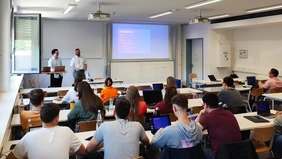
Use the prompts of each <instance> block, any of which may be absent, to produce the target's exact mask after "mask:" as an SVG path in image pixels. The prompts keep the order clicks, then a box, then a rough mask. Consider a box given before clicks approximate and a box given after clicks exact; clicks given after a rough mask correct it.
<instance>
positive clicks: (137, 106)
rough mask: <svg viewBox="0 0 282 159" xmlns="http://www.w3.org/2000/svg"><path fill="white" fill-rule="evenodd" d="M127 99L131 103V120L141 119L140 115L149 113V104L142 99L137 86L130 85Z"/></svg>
mask: <svg viewBox="0 0 282 159" xmlns="http://www.w3.org/2000/svg"><path fill="white" fill-rule="evenodd" d="M125 99H127V100H128V101H129V103H130V114H129V121H139V116H143V115H145V114H146V113H147V105H146V103H145V102H144V101H141V98H140V94H139V92H138V89H137V87H135V86H130V87H128V88H127V91H126V97H125Z"/></svg>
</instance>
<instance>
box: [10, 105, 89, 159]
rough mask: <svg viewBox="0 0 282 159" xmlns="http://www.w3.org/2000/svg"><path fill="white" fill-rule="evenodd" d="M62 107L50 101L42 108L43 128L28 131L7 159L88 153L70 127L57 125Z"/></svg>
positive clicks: (45, 158) (58, 157)
mask: <svg viewBox="0 0 282 159" xmlns="http://www.w3.org/2000/svg"><path fill="white" fill-rule="evenodd" d="M59 112H60V108H59V106H58V105H57V104H55V103H48V104H46V105H44V106H43V107H42V108H41V110H40V118H41V120H42V123H43V125H42V128H40V129H38V130H34V131H31V132H29V133H27V134H26V135H25V136H24V137H23V138H22V139H21V140H20V141H19V142H18V144H17V145H16V147H15V148H14V149H13V150H12V152H11V153H10V154H9V155H8V156H7V159H14V158H18V159H23V158H28V159H50V158H52V159H67V158H69V155H70V154H69V153H70V152H72V154H71V155H83V154H85V153H86V150H85V147H84V145H83V144H82V143H81V142H80V141H79V139H78V138H77V137H76V136H75V134H74V133H73V132H72V131H71V130H70V128H68V127H60V126H57V124H58V121H59Z"/></svg>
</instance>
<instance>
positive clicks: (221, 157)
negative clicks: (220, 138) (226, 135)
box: [216, 140, 258, 159]
mask: <svg viewBox="0 0 282 159" xmlns="http://www.w3.org/2000/svg"><path fill="white" fill-rule="evenodd" d="M238 158H242V159H243V158H247V159H258V155H257V153H256V150H255V147H254V145H253V143H252V141H251V140H245V141H242V142H237V143H229V144H224V145H221V146H219V147H218V149H217V151H216V159H238Z"/></svg>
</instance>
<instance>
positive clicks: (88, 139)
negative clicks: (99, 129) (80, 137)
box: [85, 136, 93, 141]
mask: <svg viewBox="0 0 282 159" xmlns="http://www.w3.org/2000/svg"><path fill="white" fill-rule="evenodd" d="M92 138H93V136H90V137H88V138H86V139H85V140H87V141H90V140H91V139H92Z"/></svg>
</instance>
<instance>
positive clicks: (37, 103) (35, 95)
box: [20, 89, 44, 130]
mask: <svg viewBox="0 0 282 159" xmlns="http://www.w3.org/2000/svg"><path fill="white" fill-rule="evenodd" d="M29 100H30V103H31V104H32V108H31V110H29V111H22V112H20V119H21V125H22V127H23V129H24V130H25V129H26V128H27V124H28V119H30V120H31V125H32V126H41V125H42V122H41V119H40V113H39V112H40V110H41V107H42V105H43V104H44V92H43V90H42V89H33V90H31V91H30V92H29Z"/></svg>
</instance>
